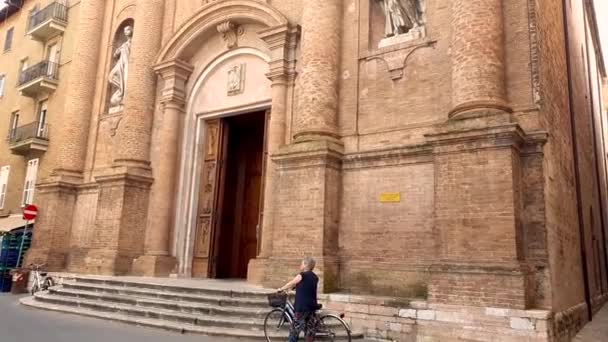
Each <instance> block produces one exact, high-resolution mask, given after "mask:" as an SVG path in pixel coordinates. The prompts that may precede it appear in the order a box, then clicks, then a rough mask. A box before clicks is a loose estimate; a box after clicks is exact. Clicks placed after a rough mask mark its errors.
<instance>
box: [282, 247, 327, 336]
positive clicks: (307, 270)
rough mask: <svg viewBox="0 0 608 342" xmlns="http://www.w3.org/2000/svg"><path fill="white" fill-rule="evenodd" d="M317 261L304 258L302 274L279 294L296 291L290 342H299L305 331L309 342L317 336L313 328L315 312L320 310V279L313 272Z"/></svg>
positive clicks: (284, 286) (301, 265)
mask: <svg viewBox="0 0 608 342" xmlns="http://www.w3.org/2000/svg"><path fill="white" fill-rule="evenodd" d="M315 264H316V262H315V259H313V258H311V257H307V258H304V260H302V263H301V264H300V273H299V274H298V275H296V276H295V278H293V279H292V280H291V281H290V282H288V283H287V284H285V285H283V287H281V288H279V289H278V290H279V292H284V291H286V290H291V289H293V288H294V287H295V289H296V301H295V304H294V309H295V310H294V311H295V321H294V324H293V329H292V330H291V331H290V333H289V342H297V341H298V338H299V337H300V333H301V332H302V331H304V335H305V336H306V341H307V342H312V341H313V340H314V336H315V329H314V327H312V326H311V323H312V320H311V318H313V316H314V314H315V311H317V310H318V309H319V305H318V303H317V285H318V283H319V277H317V275H316V274H315V273H314V272H313V270H314V268H315Z"/></svg>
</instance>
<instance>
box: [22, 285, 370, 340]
mask: <svg viewBox="0 0 608 342" xmlns="http://www.w3.org/2000/svg"><path fill="white" fill-rule="evenodd" d="M20 301H21V303H22V304H23V305H26V306H30V307H34V308H38V309H44V310H50V311H58V312H63V313H70V314H76V315H81V316H88V317H95V318H101V319H106V320H111V321H117V322H122V323H129V324H135V325H140V326H146V327H152V328H160V329H166V330H172V331H176V332H180V333H197V334H203V335H208V336H220V337H236V338H246V339H251V340H265V337H264V332H263V321H261V320H256V319H252V320H250V321H248V322H243V323H242V324H244V325H247V323H253V324H252V325H253V326H256V324H257V326H259V328H258V329H255V328H249V329H247V328H241V327H240V326H239V325H236V326H231V325H228V326H222V325H219V324H222V323H225V322H232V323H234V321H232V320H231V321H228V320H226V319H224V318H221V317H217V316H202V315H189V314H184V313H181V314H180V313H176V312H170V310H155V311H146V310H141V309H140V308H136V307H133V306H131V305H120V304H115V305H113V306H112V305H109V306H108V305H100V303H97V302H96V301H93V300H83V299H78V300H74V299H73V298H67V299H66V298H62V297H61V296H58V295H52V294H51V293H45V292H41V293H38V294H36V296H35V297H25V298H22V299H21V300H20ZM142 312H146V315H148V316H146V315H141V313H142ZM135 313H139V314H135ZM177 316H179V318H180V319H179V320H175V318H176V317H177ZM237 322H238V320H237ZM275 337H277V338H278V337H280V336H275ZM342 337H343V336H342ZM362 337H363V336H362V334H360V333H353V334H352V339H356V340H358V339H361V338H362Z"/></svg>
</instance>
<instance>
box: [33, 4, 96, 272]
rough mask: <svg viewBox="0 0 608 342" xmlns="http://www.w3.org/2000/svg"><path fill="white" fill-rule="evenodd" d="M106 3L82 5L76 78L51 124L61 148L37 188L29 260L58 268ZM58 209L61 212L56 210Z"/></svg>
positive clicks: (81, 158) (78, 178) (73, 67)
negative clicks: (58, 122)
mask: <svg viewBox="0 0 608 342" xmlns="http://www.w3.org/2000/svg"><path fill="white" fill-rule="evenodd" d="M104 6H105V1H103V0H83V1H82V2H81V3H80V5H79V8H80V9H79V16H80V20H79V21H78V24H77V25H78V27H77V29H76V34H75V35H74V37H75V41H74V52H73V59H72V62H71V63H70V72H71V74H72V75H78V77H70V78H68V79H67V80H66V81H67V82H68V84H67V86H66V88H65V89H66V93H65V98H66V99H68V100H66V101H65V106H64V110H63V111H61V112H59V113H54V114H57V115H60V116H61V122H62V124H61V125H57V126H56V127H53V146H55V147H56V148H57V151H58V152H57V157H56V159H55V160H52V161H51V163H52V167H53V172H52V174H51V176H50V177H49V178H48V179H43V180H42V181H41V183H40V184H38V185H37V187H36V189H37V194H36V197H37V199H36V202H37V205H38V207H39V210H40V216H39V217H38V218H37V220H36V234H34V241H33V245H32V248H31V249H30V250H29V252H28V256H27V260H26V261H27V262H38V263H46V264H47V265H48V266H49V269H51V270H54V271H58V270H63V268H64V267H65V266H66V256H67V253H68V251H69V246H68V244H69V241H70V230H71V226H72V217H73V211H74V205H75V201H76V196H77V186H78V185H79V184H81V183H82V171H83V169H84V162H85V157H86V149H87V138H88V135H89V123H90V121H91V114H92V110H93V98H94V93H95V85H96V75H97V68H98V66H99V63H98V59H99V49H100V44H99V42H100V40H101V33H102V27H103V20H104V17H103V13H104ZM57 212H61V215H55V214H56V213H57Z"/></svg>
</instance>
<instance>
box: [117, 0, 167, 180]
mask: <svg viewBox="0 0 608 342" xmlns="http://www.w3.org/2000/svg"><path fill="white" fill-rule="evenodd" d="M164 2H165V1H164V0H139V1H137V8H136V10H135V18H134V21H135V24H134V31H133V32H134V33H133V43H132V46H131V56H130V60H129V75H128V79H127V89H126V94H125V100H124V103H125V111H124V114H123V118H122V121H121V122H120V126H119V136H118V141H119V143H118V146H120V149H119V150H118V155H117V157H116V159H115V164H116V165H120V166H134V167H142V168H147V167H149V163H150V161H149V159H150V136H151V132H152V119H153V113H154V105H155V102H154V101H155V97H156V78H157V77H156V74H155V73H154V70H153V67H154V62H155V57H156V55H157V53H158V51H159V50H160V47H161V37H162V24H163V13H164Z"/></svg>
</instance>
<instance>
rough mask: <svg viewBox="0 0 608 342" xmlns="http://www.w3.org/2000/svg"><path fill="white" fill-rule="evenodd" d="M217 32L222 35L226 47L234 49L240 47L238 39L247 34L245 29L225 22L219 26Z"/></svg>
mask: <svg viewBox="0 0 608 342" xmlns="http://www.w3.org/2000/svg"><path fill="white" fill-rule="evenodd" d="M217 32H219V33H220V34H221V35H222V39H223V40H224V42H225V43H226V47H227V48H229V49H232V48H234V47H236V46H238V39H239V37H240V36H242V35H243V34H244V33H245V29H243V27H242V26H240V25H237V24H235V23H233V22H231V21H225V22H223V23H221V24H219V25H217Z"/></svg>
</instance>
